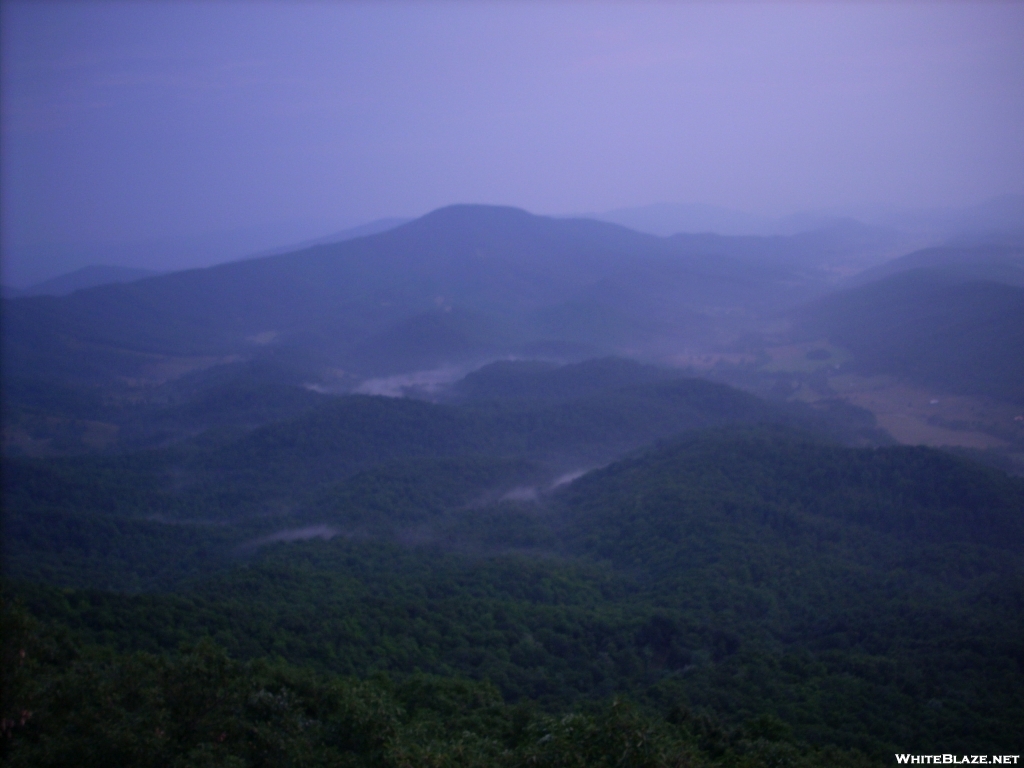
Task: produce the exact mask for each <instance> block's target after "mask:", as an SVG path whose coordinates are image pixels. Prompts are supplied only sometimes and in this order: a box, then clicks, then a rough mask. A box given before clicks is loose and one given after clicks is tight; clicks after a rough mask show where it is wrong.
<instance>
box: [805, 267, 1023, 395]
mask: <svg viewBox="0 0 1024 768" xmlns="http://www.w3.org/2000/svg"><path fill="white" fill-rule="evenodd" d="M799 317H800V320H801V322H802V323H803V329H804V332H805V333H807V334H812V335H814V336H819V335H824V336H827V337H828V338H829V339H831V340H832V341H833V342H834V343H835V344H837V345H840V346H842V347H845V348H847V349H849V350H850V351H851V352H853V354H854V356H855V359H854V362H853V365H855V366H856V368H857V369H859V370H862V371H867V372H873V373H888V374H892V375H895V376H898V377H901V378H904V379H908V380H910V381H913V382H917V383H920V384H924V385H926V386H935V387H939V388H941V389H944V390H946V391H951V392H955V393H961V394H972V395H987V396H989V397H994V398H996V399H998V400H1003V401H1008V402H1015V403H1021V402H1024V384H1022V382H1024V288H1021V287H1019V286H1015V285H1006V284H1003V283H997V282H992V281H979V280H966V281H965V280H963V279H959V278H957V277H955V276H953V275H950V274H948V273H944V272H941V271H937V270H927V269H922V270H911V271H908V272H903V273H900V274H897V275H894V276H892V277H888V278H885V279H883V280H878V281H876V282H872V283H868V284H867V285H864V286H860V287H858V288H852V289H849V290H846V291H843V292H840V293H837V294H834V295H831V296H829V297H827V299H822V300H818V301H816V302H815V303H813V304H811V305H809V306H808V307H806V308H804V309H803V310H802V312H801V313H800V315H799Z"/></svg>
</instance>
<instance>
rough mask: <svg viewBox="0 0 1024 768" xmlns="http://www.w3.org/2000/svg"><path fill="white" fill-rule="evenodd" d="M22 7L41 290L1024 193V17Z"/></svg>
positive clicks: (24, 150)
mask: <svg viewBox="0 0 1024 768" xmlns="http://www.w3.org/2000/svg"><path fill="white" fill-rule="evenodd" d="M0 12H2V19H0V21H2V24H0V34H2V41H0V56H2V70H0V72H2V88H0V128H2V133H0V160H2V163H0V221H2V225H3V226H2V238H3V239H2V245H3V270H4V279H5V281H11V282H14V283H15V284H17V281H18V280H21V281H22V282H24V281H25V280H28V279H29V277H30V276H31V275H33V274H36V275H37V276H38V274H42V273H43V272H45V271H46V270H47V269H49V270H50V271H53V270H55V269H57V266H58V264H57V262H56V261H55V262H54V263H53V264H49V263H44V262H46V261H47V259H51V258H52V259H58V256H57V255H54V254H59V253H63V254H64V256H63V257H60V258H66V257H67V255H68V253H69V252H70V251H73V250H74V249H75V248H78V249H79V250H82V249H85V250H88V248H87V247H86V246H90V244H91V246H90V247H93V251H92V252H90V253H91V254H94V253H95V252H96V251H95V246H96V244H110V243H123V242H158V241H162V242H164V243H165V244H166V243H179V244H180V243H182V242H186V241H187V239H188V238H190V237H191V238H197V237H200V236H204V235H209V234H210V233H218V232H220V233H225V232H242V231H245V232H249V233H250V235H251V236H252V238H251V239H252V240H253V243H256V242H257V241H260V238H261V237H262V238H263V239H264V240H267V244H269V240H268V238H269V239H273V238H275V237H276V238H278V239H281V238H286V237H287V238H294V239H295V240H299V239H302V238H303V237H314V236H318V235H322V234H326V233H327V232H331V231H335V230H338V229H342V228H345V227H349V226H355V225H358V224H362V223H365V222H368V221H372V220H374V219H378V218H382V217H391V216H419V215H422V214H424V213H426V212H428V211H430V210H433V209H435V208H438V207H441V206H443V205H447V204H451V203H459V202H472V203H493V204H503V205H515V206H519V207H522V208H526V209H527V210H530V211H532V212H534V213H541V214H566V213H573V212H585V211H604V210H609V209H615V208H623V207H630V206H641V205H646V204H650V203H654V202H658V201H669V202H680V203H701V204H708V205H717V206H725V207H729V208H734V209H739V210H743V211H748V212H751V213H754V214H757V215H762V216H781V215H785V214H789V213H793V212H796V211H802V210H809V209H822V208H843V207H855V206H864V205H869V204H878V205H891V206H897V207H905V208H920V207H934V206H969V205H976V204H979V203H981V202H983V201H984V200H986V199H988V198H991V197H993V196H996V195H1001V194H1007V193H1021V192H1024V141H1021V136H1024V45H1022V41H1024V3H1020V2H971V3H967V2H960V3H948V4H943V3H925V2H908V3H898V2H856V3H812V2H798V3H790V4H783V3H772V2H746V3H740V2H724V3H715V4H711V3H693V2H628V3H626V2H623V3H589V2H588V3H583V2H564V3H559V2H516V3H511V2H484V1H483V0H481V1H480V2H469V1H468V0H466V1H463V2H444V3H442V2H419V3H401V2H332V3H314V2H255V3H240V2H202V3H199V2H195V3H190V2H173V3H172V2H155V1H153V0H150V1H148V2H75V3H68V4H64V3H55V2H15V1H14V0H5V2H3V4H2V6H0ZM256 233H262V234H256ZM183 238H184V240H183ZM197 242H198V241H197ZM260 242H262V241H260ZM175 247H178V246H175ZM165 250H166V249H165ZM162 253H163V252H162ZM81 258H85V257H84V256H82V257H81ZM90 258H93V256H92V255H90ZM97 258H98V257H97ZM154 258H155V257H154ZM161 258H165V257H164V256H162V257H161ZM168 258H170V257H168ZM196 258H198V256H197V257H196ZM203 258H210V257H209V256H204V257H203ZM182 259H183V260H185V261H187V259H186V258H185V256H182ZM172 260H173V259H172ZM58 261H59V259H58ZM61 263H63V262H61ZM69 263H70V262H69ZM182 263H184V261H183V262H182ZM150 266H159V265H150ZM165 266H166V265H165Z"/></svg>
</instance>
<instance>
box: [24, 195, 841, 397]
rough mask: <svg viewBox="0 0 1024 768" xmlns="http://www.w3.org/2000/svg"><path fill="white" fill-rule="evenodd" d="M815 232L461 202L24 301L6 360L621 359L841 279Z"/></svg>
mask: <svg viewBox="0 0 1024 768" xmlns="http://www.w3.org/2000/svg"><path fill="white" fill-rule="evenodd" d="M801 238H802V239H801ZM801 238H796V239H790V240H788V241H787V240H785V239H780V238H723V237H718V236H714V237H705V236H676V237H673V238H659V237H655V236H652V235H645V234H641V233H637V232H634V231H632V230H629V229H626V228H624V227H619V226H616V225H612V224H608V223H603V222H596V221H591V220H585V219H551V218H545V217H541V216H533V215H531V214H528V213H526V212H525V211H521V210H518V209H513V208H498V207H488V206H452V207H449V208H444V209H441V210H439V211H435V212H434V213H432V214H429V215H427V216H424V217H423V218H421V219H417V220H416V221H413V222H409V223H407V224H404V225H401V226H398V227H396V228H393V229H389V230H387V231H384V232H380V233H378V234H373V235H369V236H364V237H358V238H355V239H350V240H346V241H343V242H339V243H334V244H327V245H314V246H311V247H308V248H305V249H302V250H299V251H295V252H291V253H285V254H278V255H273V256H266V257H262V258H256V259H248V260H245V261H239V262H233V263H229V264H222V265H219V266H216V267H210V268H207V269H200V270H190V271H184V272H177V273H172V274H168V275H162V276H158V277H154V278H150V279H147V280H143V281H138V282H134V283H127V284H110V285H105V286H101V287H96V288H91V289H86V290H80V291H78V292H76V293H74V294H71V295H69V296H64V297H59V298H58V297H26V298H18V299H12V300H9V301H7V302H5V310H4V313H5V316H4V320H5V322H4V341H5V344H4V353H5V356H6V361H7V363H8V365H6V366H5V368H6V370H8V371H17V372H18V373H19V374H20V375H21V376H31V377H43V378H52V377H57V378H62V377H67V376H71V377H74V378H77V379H79V380H82V381H85V380H90V381H99V380H107V381H109V380H112V378H113V379H116V378H119V377H122V378H123V377H128V378H132V379H143V380H145V379H152V378H154V376H159V375H163V374H154V373H153V369H154V366H156V367H157V368H159V367H160V366H161V365H163V364H164V363H166V361H165V360H164V361H163V362H161V361H162V360H163V358H164V357H174V358H193V359H194V358H197V357H210V358H226V357H231V356H235V357H239V356H241V357H243V358H252V357H265V356H267V355H272V356H277V357H280V356H281V355H290V356H292V358H294V359H295V360H296V361H298V360H302V361H304V362H303V363H301V366H300V367H304V369H309V370H318V369H324V368H325V367H329V368H335V369H336V368H341V369H343V370H345V371H346V372H348V373H349V374H351V375H355V376H372V375H386V374H390V373H396V372H401V371H409V370H415V369H418V368H423V367H430V366H437V365H442V364H451V363H463V362H469V361H473V360H481V359H485V358H487V357H494V356H498V355H508V354H518V353H521V352H522V350H524V349H527V348H536V346H537V345H538V344H540V345H543V344H548V345H551V344H554V345H555V346H556V347H557V346H558V345H559V344H561V345H563V346H564V345H570V346H572V345H577V346H578V345H581V344H582V345H586V346H589V347H590V348H591V349H593V350H594V351H595V352H604V353H608V352H624V351H629V350H634V351H639V350H654V349H656V348H658V346H659V345H664V344H666V343H671V344H677V343H679V342H680V340H686V341H687V343H700V339H701V338H702V337H704V336H705V335H706V332H707V326H708V322H709V318H710V317H712V316H715V315H721V313H722V312H723V311H724V310H725V309H726V308H730V311H731V312H733V313H739V314H740V315H750V314H751V313H758V312H765V311H773V310H775V309H778V308H781V307H784V306H787V305H792V304H795V303H798V302H799V301H802V300H804V299H806V298H808V297H809V296H812V295H815V294H816V293H819V292H820V291H821V290H823V289H824V287H825V286H826V285H827V279H826V278H827V275H826V274H825V273H824V272H820V271H818V269H817V264H816V262H817V261H820V260H821V259H822V258H824V257H827V252H828V248H829V247H838V246H836V245H835V244H836V243H840V242H841V241H842V239H843V234H842V233H839V234H837V233H834V232H833V233H828V232H826V233H823V234H821V235H810V236H801ZM815 238H818V240H819V241H820V242H816V241H815ZM787 245H788V247H787ZM296 364H298V363H296ZM165 367H166V366H165Z"/></svg>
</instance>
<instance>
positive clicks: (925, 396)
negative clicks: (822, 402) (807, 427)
mask: <svg viewBox="0 0 1024 768" xmlns="http://www.w3.org/2000/svg"><path fill="white" fill-rule="evenodd" d="M828 383H829V386H830V387H831V388H832V389H833V390H834V391H835V393H836V395H837V396H839V397H841V398H843V399H844V400H847V401H848V402H850V403H852V404H853V405H857V406H860V407H861V408H865V409H867V410H869V411H871V412H872V413H873V414H875V418H877V419H878V425H879V426H880V427H882V428H883V429H885V430H887V431H888V432H889V434H891V435H892V436H893V437H894V438H895V439H897V440H899V441H900V442H901V443H908V444H912V445H929V446H934V447H939V446H951V445H955V446H962V447H964V448H979V449H985V448H1008V447H1010V446H1011V445H1013V444H1015V443H1016V444H1020V443H1021V442H1022V441H1024V418H1020V417H1022V416H1024V414H1022V412H1021V409H1020V408H1019V406H1013V405H1010V404H1007V403H1000V402H997V401H994V400H990V399H987V398H981V397H966V396H962V395H948V394H945V393H942V392H937V391H933V390H928V389H923V388H920V387H915V386H912V385H909V384H906V383H904V382H900V381H898V380H896V379H893V378H892V377H888V376H871V377H867V376H855V375H850V374H845V375H840V376H831V377H829V380H828ZM799 394H800V395H803V396H804V397H805V398H806V399H811V398H809V397H807V395H805V394H804V392H803V390H801V392H800V393H799ZM819 398H820V396H817V395H815V397H814V399H819Z"/></svg>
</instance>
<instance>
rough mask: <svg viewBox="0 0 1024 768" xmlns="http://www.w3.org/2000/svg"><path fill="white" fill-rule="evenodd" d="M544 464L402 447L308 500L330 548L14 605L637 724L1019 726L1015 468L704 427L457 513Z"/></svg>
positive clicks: (834, 734)
mask: <svg viewBox="0 0 1024 768" xmlns="http://www.w3.org/2000/svg"><path fill="white" fill-rule="evenodd" d="M536 471H537V468H536V467H533V466H531V465H530V464H529V463H525V464H524V463H522V462H518V463H517V462H512V463H510V464H505V465H496V464H487V463H486V462H484V463H481V462H480V461H479V460H478V461H476V462H468V463H467V462H465V461H454V460H447V462H446V461H441V460H437V459H432V460H429V461H428V460H426V459H417V460H416V461H414V462H413V463H412V464H407V465H404V468H399V467H398V466H394V467H392V468H390V469H387V468H382V469H381V470H373V471H370V472H368V473H362V474H357V475H354V476H352V478H351V479H350V480H349V481H346V482H345V483H343V485H342V486H339V487H336V488H333V489H327V490H325V491H324V492H323V493H322V495H321V496H320V497H319V501H318V502H317V504H318V506H317V509H318V510H319V511H320V512H322V513H324V514H327V515H330V516H329V517H324V518H321V519H324V520H330V521H332V522H333V523H334V524H336V525H337V526H338V528H339V529H340V530H345V528H344V526H348V528H347V530H348V531H349V533H348V534H347V535H346V534H344V533H342V534H341V535H338V536H336V537H335V538H333V539H331V540H330V541H319V540H314V541H307V542H294V543H277V544H270V543H265V544H264V546H263V547H262V548H259V549H257V550H250V551H248V552H239V553H238V557H239V558H240V560H239V561H238V564H237V566H236V567H234V568H231V569H229V570H226V571H222V572H221V573H220V574H219V575H211V576H209V577H202V576H201V575H200V574H197V575H196V578H194V579H193V580H192V581H191V583H190V584H188V585H182V586H180V587H179V588H178V590H176V592H175V593H173V594H146V595H137V596H125V595H122V594H115V593H110V592H95V591H74V590H71V591H69V590H63V591H60V590H55V589H52V588H49V587H41V586H29V585H27V584H24V583H19V584H16V585H15V586H14V591H15V593H16V594H18V595H19V596H20V598H21V599H22V600H23V601H24V604H25V605H26V606H27V608H28V609H29V610H30V611H31V612H32V613H33V614H35V615H36V616H38V617H40V618H41V619H42V620H44V621H46V622H56V623H57V624H59V625H62V626H65V627H67V628H68V631H70V632H71V633H72V634H73V635H74V636H75V637H77V638H80V640H79V642H85V643H102V644H104V645H107V646H111V647H114V648H117V649H120V651H121V652H129V651H136V650H144V651H147V652H150V653H157V654H165V653H170V652H172V651H173V650H174V649H175V648H177V647H178V645H179V644H180V643H182V642H194V641H196V640H197V639H199V638H201V637H204V636H209V637H212V639H213V640H214V642H215V643H217V644H219V645H220V646H222V647H224V648H225V649H227V651H228V653H229V654H230V655H231V656H232V657H233V658H235V659H240V660H244V659H256V658H264V657H270V658H280V659H284V660H287V661H288V662H289V663H290V664H297V665H302V666H306V667H311V668H314V669H317V670H319V672H318V674H320V675H328V674H343V675H356V676H360V677H364V676H367V675H371V673H374V672H381V673H386V674H387V675H390V676H392V678H393V679H395V680H399V681H404V680H412V679H416V678H415V675H417V674H421V673H429V674H434V675H441V676H444V677H446V678H448V677H450V676H452V675H455V676H460V677H465V678H470V679H475V680H479V681H489V682H490V683H491V684H493V685H495V686H496V689H497V691H498V692H499V693H500V694H501V696H502V697H503V698H504V701H506V702H507V703H508V704H509V705H511V704H514V703H515V702H528V701H530V702H534V703H535V704H536V705H537V706H540V707H541V708H543V709H546V710H548V711H562V712H564V711H567V710H568V709H570V708H578V707H581V706H585V704H584V702H587V701H600V700H603V699H607V697H609V696H612V695H626V696H629V697H630V698H631V699H633V700H635V701H638V702H640V703H641V705H642V706H643V707H644V708H646V709H645V710H644V711H645V712H648V713H649V714H647V715H644V717H652V718H658V717H668V716H669V715H670V713H672V712H677V713H678V712H706V713H711V717H712V718H713V720H715V721H716V722H718V723H720V727H721V728H724V729H725V731H723V733H724V732H727V731H728V729H729V728H736V727H743V728H754V727H755V726H754V725H752V724H754V723H757V722H763V723H774V724H775V725H773V726H772V729H774V730H772V733H774V734H775V737H774V738H776V739H780V738H781V739H782V741H783V742H784V743H789V744H792V745H797V744H798V743H804V744H817V745H819V746H821V747H825V746H827V745H832V746H833V747H836V746H838V747H841V748H844V749H849V748H856V749H858V750H861V751H863V752H865V753H867V754H868V755H873V756H875V757H876V758H878V759H881V758H882V757H883V756H885V755H887V754H889V755H891V753H892V752H893V751H941V752H957V753H959V752H965V753H985V752H989V753H995V752H999V751H1006V749H1007V748H1009V747H1010V746H1011V745H1012V744H1014V743H1015V742H1014V740H1015V739H1016V738H1017V737H1018V736H1019V733H1018V731H1019V729H1018V727H1017V726H1018V724H1019V722H1020V720H1021V718H1022V717H1024V700H1022V698H1021V695H1020V690H1021V685H1020V683H1021V680H1022V664H1024V645H1022V644H1021V639H1020V638H1022V637H1024V625H1022V624H1021V618H1020V617H1021V616H1024V612H1022V611H1021V608H1022V606H1024V572H1022V570H1021V566H1020V552H1021V549H1022V546H1024V524H1022V519H1024V518H1022V516H1021V512H1022V510H1024V486H1022V484H1021V482H1020V481H1019V480H1014V479H1010V478H1007V477H1006V476H1005V475H1002V474H1001V473H998V472H995V471H992V470H988V469H985V468H982V467H979V466H977V465H974V464H971V463H970V462H966V461H963V460H960V459H956V458H953V457H950V456H947V455H945V454H942V453H939V452H936V451H932V450H927V449H922V448H877V449H856V448H845V447H840V446H837V445H835V444H829V443H823V442H821V441H820V439H818V438H812V437H809V436H807V435H804V434H801V433H794V432H792V431H789V430H781V431H780V430H779V429H777V428H771V429H756V430H753V431H749V430H747V431H744V430H740V431H736V430H725V431H718V432H709V433H695V434H694V435H693V436H691V437H689V438H686V439H684V440H682V441H676V442H671V443H669V444H666V445H664V446H663V447H660V448H657V449H655V450H652V451H648V452H644V453H641V454H638V455H636V456H635V457H632V458H629V459H626V460H624V461H621V462H617V463H614V464H611V465H610V466H608V467H606V468H604V469H601V470H597V471H595V472H593V473H590V474H588V475H586V476H584V477H582V478H580V479H579V480H577V481H576V482H574V483H571V484H568V485H565V486H561V487H560V488H558V489H555V490H554V491H552V492H548V493H544V494H539V495H535V496H533V497H530V496H527V495H525V494H519V495H512V496H510V497H508V498H505V499H503V500H502V499H497V500H496V499H495V498H494V496H493V495H491V496H488V495H487V494H486V493H484V494H482V495H480V496H479V497H478V498H477V499H476V500H475V501H473V502H472V503H469V504H466V503H465V499H466V495H465V494H466V491H467V489H472V488H476V489H477V493H478V492H479V490H480V489H483V488H485V487H487V486H488V485H490V484H491V483H492V482H493V481H494V478H495V477H510V476H513V477H515V482H517V483H526V482H530V480H531V474H532V473H535V472H536ZM357 525H358V526H361V527H360V528H359V530H358V531H357V530H356V528H355V526H357ZM139 535H140V536H141V537H142V540H144V539H145V533H144V532H143V533H141V534H139ZM367 537H369V538H367ZM126 543H127V542H126ZM194 562H195V561H194ZM107 663H108V664H109V663H111V662H107ZM117 663H128V662H117ZM133 663H137V662H133ZM147 663H148V662H147ZM253 674H255V673H253ZM410 675H411V676H413V677H411V678H410V677H409V676H410ZM247 679H248V678H247ZM256 679H259V680H262V678H259V677H258V675H257V677H256ZM403 685H404V683H403ZM389 695H391V694H389ZM126 706H127V705H126ZM659 712H660V713H661V714H660V715H657V714H656V713H659ZM147 716H148V715H147ZM481 716H482V711H481ZM595 716H596V715H595ZM673 717H675V716H673ZM759 718H760V719H759ZM765 718H767V719H765ZM534 722H541V721H534ZM494 727H497V726H494ZM659 727H662V726H659ZM665 727H667V726H665ZM765 727H767V726H765ZM737 733H739V732H737ZM676 734H677V736H678V735H679V734H678V732H676ZM784 734H788V735H784ZM673 738H675V737H673ZM723 738H724V737H723ZM733 738H740V737H739V736H734V737H733ZM726 741H728V740H726ZM529 743H531V744H535V743H536V742H533V741H531V742H529ZM723 743H724V742H723ZM736 743H739V742H736ZM794 748H796V747H795V746H794ZM799 749H803V750H806V749H809V747H800V748H799ZM804 754H805V756H806V755H808V754H811V753H810V752H805V753H804ZM705 757H706V755H705ZM819 757H820V756H819ZM494 759H496V758H494ZM889 759H891V757H889ZM638 764H639V763H638Z"/></svg>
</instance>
